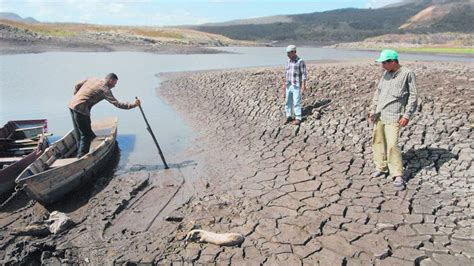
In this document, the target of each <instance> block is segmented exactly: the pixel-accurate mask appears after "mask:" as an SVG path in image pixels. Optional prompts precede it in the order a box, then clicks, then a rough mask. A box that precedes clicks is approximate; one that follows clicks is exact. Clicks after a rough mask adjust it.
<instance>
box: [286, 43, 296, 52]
mask: <svg viewBox="0 0 474 266" xmlns="http://www.w3.org/2000/svg"><path fill="white" fill-rule="evenodd" d="M293 51H296V46H294V45H293V44H292V45H288V47H286V52H287V53H289V52H293Z"/></svg>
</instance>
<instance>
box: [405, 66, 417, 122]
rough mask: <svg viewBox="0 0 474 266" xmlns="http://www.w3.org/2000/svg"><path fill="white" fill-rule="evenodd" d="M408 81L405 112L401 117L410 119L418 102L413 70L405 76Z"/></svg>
mask: <svg viewBox="0 0 474 266" xmlns="http://www.w3.org/2000/svg"><path fill="white" fill-rule="evenodd" d="M407 83H408V93H409V94H408V100H407V105H406V107H405V113H404V114H403V117H404V118H406V119H410V118H411V117H412V116H413V114H414V113H415V111H416V106H417V103H418V92H417V90H416V76H415V73H414V72H410V73H409V74H408V77H407Z"/></svg>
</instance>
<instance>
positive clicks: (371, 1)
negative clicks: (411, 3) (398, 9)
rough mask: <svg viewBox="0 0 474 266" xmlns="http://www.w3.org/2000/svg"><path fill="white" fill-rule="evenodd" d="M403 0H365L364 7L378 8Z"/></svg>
mask: <svg viewBox="0 0 474 266" xmlns="http://www.w3.org/2000/svg"><path fill="white" fill-rule="evenodd" d="M402 1H403V0H367V2H366V3H365V7H367V8H379V7H383V6H386V5H390V4H395V3H400V2H402Z"/></svg>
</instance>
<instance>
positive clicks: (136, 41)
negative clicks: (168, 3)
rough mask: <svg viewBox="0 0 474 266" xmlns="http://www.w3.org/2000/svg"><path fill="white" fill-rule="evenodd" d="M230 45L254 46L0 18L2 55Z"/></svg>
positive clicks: (213, 37) (186, 34) (156, 30)
mask: <svg viewBox="0 0 474 266" xmlns="http://www.w3.org/2000/svg"><path fill="white" fill-rule="evenodd" d="M228 45H252V43H249V42H243V41H234V40H231V39H229V38H228V37H225V36H222V35H217V34H212V33H205V32H199V31H196V30H192V29H178V28H161V27H132V26H104V25H94V24H78V23H25V22H18V21H15V20H6V19H3V20H1V19H0V53H23V52H45V51H56V50H68V51H120V50H126V51H147V52H176V53H196V52H199V53H202V52H204V53H215V52H216V51H215V50H211V49H207V48H206V47H207V46H228Z"/></svg>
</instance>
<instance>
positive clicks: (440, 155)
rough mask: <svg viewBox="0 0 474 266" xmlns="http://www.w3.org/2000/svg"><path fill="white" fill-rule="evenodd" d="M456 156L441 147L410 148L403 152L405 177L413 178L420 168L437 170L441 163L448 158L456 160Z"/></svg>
mask: <svg viewBox="0 0 474 266" xmlns="http://www.w3.org/2000/svg"><path fill="white" fill-rule="evenodd" d="M457 158H458V156H457V155H455V154H453V153H451V152H449V151H448V150H446V149H442V148H424V149H418V150H414V149H410V150H408V151H407V152H405V153H404V154H403V160H405V161H406V163H405V165H406V171H405V172H406V178H407V180H410V179H412V178H414V177H415V176H416V175H417V174H418V173H419V172H420V171H421V170H423V169H427V168H432V167H434V168H435V169H436V172H439V169H440V168H441V166H443V164H445V163H446V162H448V161H449V160H452V159H455V160H457Z"/></svg>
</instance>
